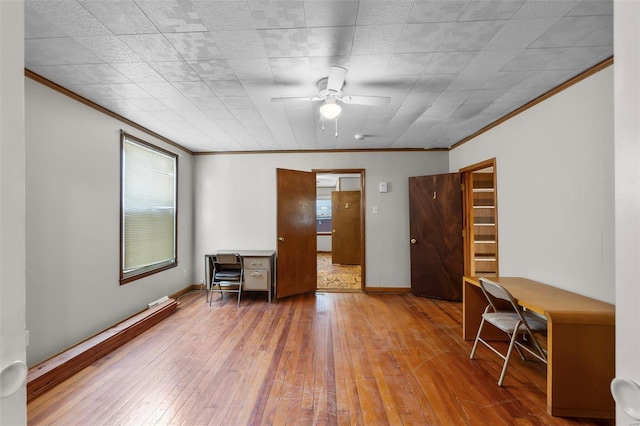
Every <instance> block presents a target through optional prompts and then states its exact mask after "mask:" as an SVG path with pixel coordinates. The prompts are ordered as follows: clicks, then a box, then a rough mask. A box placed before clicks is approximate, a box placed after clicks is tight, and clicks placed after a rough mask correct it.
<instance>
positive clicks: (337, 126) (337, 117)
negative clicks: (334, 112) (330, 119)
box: [336, 117, 338, 139]
mask: <svg viewBox="0 0 640 426" xmlns="http://www.w3.org/2000/svg"><path fill="white" fill-rule="evenodd" d="M336 139H338V117H336Z"/></svg>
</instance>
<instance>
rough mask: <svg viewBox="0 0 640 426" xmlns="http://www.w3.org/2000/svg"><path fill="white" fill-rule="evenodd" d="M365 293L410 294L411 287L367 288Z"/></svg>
mask: <svg viewBox="0 0 640 426" xmlns="http://www.w3.org/2000/svg"><path fill="white" fill-rule="evenodd" d="M364 292H365V293H370V294H371V293H386V294H394V293H395V294H405V293H411V287H367V288H366V289H365V290H364Z"/></svg>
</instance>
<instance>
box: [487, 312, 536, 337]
mask: <svg viewBox="0 0 640 426" xmlns="http://www.w3.org/2000/svg"><path fill="white" fill-rule="evenodd" d="M482 316H483V317H484V319H485V320H487V321H488V322H489V323H491V324H493V325H494V326H496V327H498V328H499V329H500V330H502V331H504V332H506V333H511V332H513V329H514V328H515V326H516V324H517V323H518V322H519V321H520V317H519V316H518V314H517V313H515V312H488V313H485V314H482ZM523 316H524V317H525V319H526V320H527V323H528V324H529V328H530V329H531V330H532V331H544V330H546V329H547V323H546V322H545V321H544V320H542V319H540V318H538V317H537V316H535V315H532V314H529V313H527V312H523ZM518 331H521V332H525V331H527V327H526V325H525V324H524V323H522V322H520V326H519V327H518Z"/></svg>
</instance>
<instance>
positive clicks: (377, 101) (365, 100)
mask: <svg viewBox="0 0 640 426" xmlns="http://www.w3.org/2000/svg"><path fill="white" fill-rule="evenodd" d="M341 101H342V102H344V103H346V104H353V105H369V106H387V105H389V102H391V98H388V97H385V96H343V97H342V99H341Z"/></svg>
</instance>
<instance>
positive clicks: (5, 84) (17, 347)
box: [0, 1, 27, 425]
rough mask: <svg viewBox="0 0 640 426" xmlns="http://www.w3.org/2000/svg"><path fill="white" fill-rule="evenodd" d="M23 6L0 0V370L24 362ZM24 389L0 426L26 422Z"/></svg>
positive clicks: (6, 401) (7, 404) (0, 417)
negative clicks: (12, 363) (15, 362)
mask: <svg viewBox="0 0 640 426" xmlns="http://www.w3.org/2000/svg"><path fill="white" fill-rule="evenodd" d="M23 8H24V5H23V2H22V1H0V235H2V239H1V240H0V368H4V367H6V366H7V365H8V364H9V363H11V362H13V361H22V362H24V361H25V360H26V351H25V338H24V336H25V335H24V331H25V289H24V286H25V284H24V283H25V272H24V268H25V223H24V204H25V192H24V191H25V190H24V179H25V177H24V150H25V148H24V85H23V81H24V78H23V74H24V69H23V63H24V53H23V52H24V43H23V34H24V11H23V10H24V9H23ZM26 422H27V414H26V387H25V386H24V385H22V386H21V387H20V388H19V389H18V390H17V391H16V392H15V393H14V394H13V395H11V396H9V397H7V398H3V399H2V400H0V424H1V425H21V424H26Z"/></svg>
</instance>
